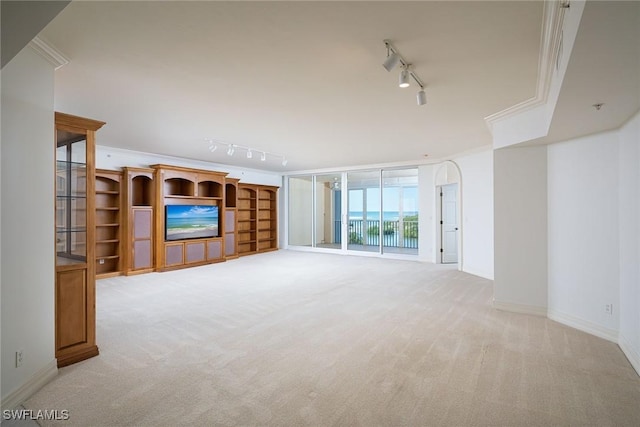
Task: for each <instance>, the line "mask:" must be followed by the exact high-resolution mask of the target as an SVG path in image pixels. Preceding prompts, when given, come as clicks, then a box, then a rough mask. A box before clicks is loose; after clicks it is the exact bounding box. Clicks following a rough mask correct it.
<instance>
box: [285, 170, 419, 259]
mask: <svg viewBox="0 0 640 427" xmlns="http://www.w3.org/2000/svg"><path fill="white" fill-rule="evenodd" d="M288 201H289V210H288V213H289V223H288V235H289V238H288V240H289V245H291V246H304V247H312V248H318V249H323V250H335V251H356V252H369V253H378V254H385V253H387V254H402V255H417V254H418V169H417V168H407V169H391V170H386V169H385V170H381V169H377V170H371V171H354V172H346V173H345V172H335V173H328V174H318V175H304V176H292V177H289V199H288Z"/></svg>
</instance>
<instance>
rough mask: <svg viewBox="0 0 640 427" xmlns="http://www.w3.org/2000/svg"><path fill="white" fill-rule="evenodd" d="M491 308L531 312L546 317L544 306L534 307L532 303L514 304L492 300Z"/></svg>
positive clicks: (514, 311)
mask: <svg viewBox="0 0 640 427" xmlns="http://www.w3.org/2000/svg"><path fill="white" fill-rule="evenodd" d="M493 308H495V309H496V310H502V311H510V312H512V313H521V314H532V315H534V316H542V317H547V308H546V307H536V306H533V305H524V304H515V303H512V302H504V301H496V300H493Z"/></svg>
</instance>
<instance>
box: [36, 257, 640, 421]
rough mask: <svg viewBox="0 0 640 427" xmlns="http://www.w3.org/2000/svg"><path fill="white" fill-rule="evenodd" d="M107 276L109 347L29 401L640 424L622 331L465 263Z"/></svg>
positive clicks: (160, 412) (103, 308)
mask: <svg viewBox="0 0 640 427" xmlns="http://www.w3.org/2000/svg"><path fill="white" fill-rule="evenodd" d="M97 289H98V292H97V305H98V306H97V313H98V322H97V324H98V325H97V338H98V344H99V346H100V352H101V354H100V356H98V357H96V358H93V359H90V360H87V361H85V362H82V363H79V364H76V365H73V366H70V367H67V368H63V369H61V370H60V374H59V376H58V377H57V378H56V379H55V380H54V381H52V382H51V383H50V384H48V385H47V386H45V387H44V388H43V389H42V390H41V391H39V392H38V393H37V394H36V395H34V396H33V397H32V398H31V399H29V400H28V401H27V402H26V403H25V406H26V407H27V408H29V409H67V410H69V413H70V417H71V419H70V421H69V422H66V423H61V424H65V425H68V424H73V425H78V426H130V425H141V426H142V425H144V426H178V425H180V426H185V425H207V426H209V425H225V426H226V425H273V426H276V425H277V426H280V425H287V426H300V425H313V426H332V425H344V426H350V425H363V426H373V425H387V426H398V425H428V426H432V425H433V426H438V425H446V426H483V425H484V426H486V425H492V426H493V425H495V426H518V425H530V426H547V425H549V426H551V425H553V426H587V425H591V426H609V425H610V426H614V425H615V426H639V425H640V378H639V377H638V376H637V374H636V373H635V371H634V370H633V368H632V367H631V365H630V364H629V363H628V361H627V360H626V359H625V356H624V355H623V353H622V352H621V351H620V349H619V348H618V347H617V346H616V345H615V344H613V343H611V342H608V341H605V340H602V339H599V338H596V337H593V336H590V335H588V334H585V333H582V332H579V331H577V330H574V329H572V328H569V327H565V326H562V325H560V324H558V323H555V322H552V321H550V320H548V319H545V318H540V317H533V316H527V315H519V314H511V313H506V312H501V311H496V310H494V309H492V308H491V304H490V302H491V298H492V282H491V281H489V280H485V279H481V278H478V277H475V276H471V275H468V274H465V273H461V272H458V271H456V270H454V269H452V268H451V267H446V266H434V265H430V264H421V263H416V262H408V261H396V260H382V259H377V258H363V257H351V256H337V255H326V254H312V253H304V252H291V251H278V252H275V253H269V254H263V255H255V256H250V257H245V258H241V259H238V260H234V261H229V262H226V263H222V264H216V265H210V266H205V267H197V268H191V269H185V270H180V271H175V272H168V273H151V274H145V275H140V276H133V277H118V278H113V279H106V280H100V281H98V284H97ZM44 424H45V425H48V424H47V423H44Z"/></svg>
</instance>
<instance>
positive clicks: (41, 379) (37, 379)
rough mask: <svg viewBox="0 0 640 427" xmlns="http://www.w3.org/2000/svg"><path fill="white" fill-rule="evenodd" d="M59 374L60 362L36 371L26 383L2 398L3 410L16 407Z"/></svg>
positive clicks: (51, 363)
mask: <svg viewBox="0 0 640 427" xmlns="http://www.w3.org/2000/svg"><path fill="white" fill-rule="evenodd" d="M56 375H58V362H57V361H56V359H53V360H52V361H51V362H49V363H47V365H46V366H45V367H44V368H42V369H40V370H39V371H38V372H36V373H35V374H34V375H33V376H32V377H31V378H30V379H29V380H28V381H27V382H26V383H24V384H23V385H22V386H20V387H19V388H18V389H17V390H15V391H14V392H12V393H9V394H8V395H7V396H6V397H4V398H3V399H2V404H1V405H0V406H1V407H2V410H5V409H15V408H17V407H18V406H19V405H21V404H22V402H24V401H25V400H27V399H28V398H29V397H31V396H32V395H33V394H34V393H35V392H36V391H38V390H40V389H41V388H42V387H43V386H44V385H45V384H47V383H48V382H49V381H51V380H52V379H54V378H55V377H56Z"/></svg>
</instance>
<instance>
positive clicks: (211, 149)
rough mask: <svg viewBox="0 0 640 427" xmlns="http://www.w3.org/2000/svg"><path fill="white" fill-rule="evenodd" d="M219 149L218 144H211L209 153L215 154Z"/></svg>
mask: <svg viewBox="0 0 640 427" xmlns="http://www.w3.org/2000/svg"><path fill="white" fill-rule="evenodd" d="M217 149H218V146H217V145H216V144H214V143H213V142H210V143H209V151H211V152H212V153H213V152H214V151H216V150H217Z"/></svg>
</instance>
